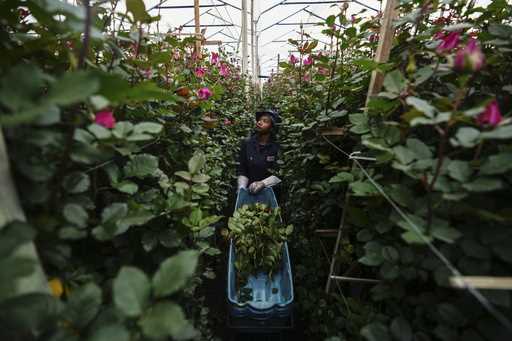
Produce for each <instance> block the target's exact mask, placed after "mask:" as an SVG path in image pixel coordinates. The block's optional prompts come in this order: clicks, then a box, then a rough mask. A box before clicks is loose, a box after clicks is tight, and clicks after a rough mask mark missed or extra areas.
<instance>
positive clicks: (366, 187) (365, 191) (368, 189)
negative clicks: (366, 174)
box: [350, 181, 379, 196]
mask: <svg viewBox="0 0 512 341" xmlns="http://www.w3.org/2000/svg"><path fill="white" fill-rule="evenodd" d="M350 189H351V190H352V191H353V192H354V195H355V196H370V195H376V194H378V193H379V192H378V191H377V189H376V188H375V186H374V185H373V184H372V183H370V182H366V181H355V182H352V183H350Z"/></svg>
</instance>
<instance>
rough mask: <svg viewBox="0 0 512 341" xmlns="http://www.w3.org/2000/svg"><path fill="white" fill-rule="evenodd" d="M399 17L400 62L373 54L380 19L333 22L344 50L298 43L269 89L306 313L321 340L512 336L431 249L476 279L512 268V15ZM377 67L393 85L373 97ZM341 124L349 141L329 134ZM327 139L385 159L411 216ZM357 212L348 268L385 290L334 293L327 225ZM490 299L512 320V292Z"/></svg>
mask: <svg viewBox="0 0 512 341" xmlns="http://www.w3.org/2000/svg"><path fill="white" fill-rule="evenodd" d="M398 11H399V18H398V19H397V20H396V22H395V24H394V27H395V28H396V32H395V38H394V41H393V49H392V51H391V58H390V61H389V62H388V63H384V64H378V63H375V62H374V61H373V60H372V57H373V53H374V51H375V48H376V44H377V42H376V39H375V34H376V33H378V27H379V22H380V21H379V20H380V18H379V16H376V17H373V18H372V17H371V16H369V17H366V18H363V16H362V15H361V16H360V15H356V16H354V17H349V16H347V15H346V14H345V13H341V14H339V15H337V16H331V17H329V18H328V19H327V20H326V25H325V27H326V28H325V30H324V33H325V34H326V35H327V36H328V37H332V39H333V42H334V43H333V48H332V50H329V49H326V50H323V51H318V49H317V50H312V49H311V46H310V45H305V44H302V43H301V42H300V41H295V42H293V43H294V44H296V45H297V47H298V49H299V51H301V52H300V55H296V56H295V59H290V61H288V62H283V63H282V64H281V70H280V73H279V74H277V75H275V76H274V77H273V78H272V80H271V81H270V82H269V84H268V85H267V86H266V88H265V89H264V101H266V103H269V104H270V103H272V104H274V105H276V106H278V107H279V108H280V111H281V113H282V116H283V117H284V124H283V127H282V130H281V131H282V134H281V140H282V141H283V150H284V151H283V154H284V166H283V169H285V172H286V174H284V176H283V177H284V178H285V179H289V183H288V185H289V186H288V189H289V190H288V194H287V197H286V198H285V199H284V200H283V202H284V203H285V205H284V207H283V211H284V214H285V216H286V217H287V218H286V219H287V221H289V222H290V223H293V224H294V225H295V226H301V227H302V228H301V230H300V232H301V233H299V234H296V235H294V237H293V239H292V241H291V242H290V245H291V246H292V249H291V254H292V258H293V259H294V263H295V281H294V282H295V283H296V286H297V288H296V291H295V292H296V300H297V302H298V305H299V310H300V312H301V316H304V319H305V321H306V322H305V324H306V325H308V326H309V327H308V329H307V333H308V334H309V335H310V336H311V337H313V336H314V337H324V338H327V337H332V338H331V340H334V339H350V340H357V339H366V340H446V341H448V340H506V339H507V337H508V335H510V331H508V330H507V328H506V326H504V325H503V324H502V323H500V322H498V320H497V319H496V318H495V317H493V316H492V315H491V314H490V313H489V311H488V310H486V309H485V308H484V307H483V306H482V305H481V304H479V303H478V302H477V300H476V299H475V298H474V297H473V296H472V295H470V294H469V293H468V292H467V291H465V290H458V289H454V288H452V287H450V285H449V278H450V276H452V275H453V274H452V273H451V272H450V271H449V270H448V268H447V267H446V266H445V264H444V263H443V262H442V261H441V260H440V259H439V258H438V257H436V256H435V255H434V254H433V253H432V252H431V250H430V248H429V247H427V246H426V245H425V241H428V242H429V243H432V244H433V245H434V246H435V247H436V248H437V249H439V250H440V252H441V253H442V254H443V255H444V257H446V258H447V259H448V260H449V261H450V263H451V264H453V265H454V266H455V267H456V268H458V269H459V270H460V271H461V273H463V274H464V275H483V276H498V277H499V276H506V275H507V274H510V271H511V269H512V259H511V257H510V252H509V251H510V248H509V247H508V245H509V244H510V238H511V234H510V229H509V226H510V217H511V216H510V209H509V205H508V202H509V201H510V200H509V199H510V189H511V187H510V186H511V182H510V179H511V174H512V173H511V171H512V168H511V167H510V164H511V163H510V162H509V161H510V159H509V156H510V155H509V154H510V148H511V142H510V141H511V139H512V133H511V132H512V129H511V125H510V123H511V119H510V117H511V114H512V112H511V95H512V91H511V89H512V88H511V82H510V79H511V73H510V72H511V71H510V70H511V65H512V40H511V37H512V34H511V33H512V26H511V20H512V7H511V6H510V4H509V3H507V2H505V1H501V0H495V1H491V2H490V3H489V4H487V5H486V6H485V7H483V6H482V7H481V6H479V5H475V3H474V2H465V1H443V2H428V1H427V2H425V1H401V2H400V3H399V8H398ZM334 23H337V24H340V25H343V26H345V28H344V29H339V28H337V27H336V26H333V24H334ZM373 71H379V72H382V73H384V75H385V78H384V86H383V89H382V91H381V92H380V93H379V94H378V95H377V96H375V97H374V98H372V99H371V100H370V101H369V102H368V103H366V101H365V100H366V93H367V89H368V83H369V79H370V74H371V72H373ZM333 128H336V129H337V130H336V131H337V132H338V133H339V132H340V131H342V132H343V135H335V136H332V135H327V136H325V137H324V136H322V133H329V131H333ZM326 138H327V139H328V140H329V141H330V142H332V143H333V144H335V145H336V146H337V147H339V148H341V149H343V150H344V151H346V152H348V153H351V152H354V151H360V152H361V153H362V154H363V155H364V156H367V157H374V158H376V160H377V161H376V162H369V161H361V164H362V165H363V166H364V167H365V168H366V170H367V172H368V174H369V175H370V176H371V177H372V178H373V179H374V180H375V181H377V182H378V183H379V184H380V186H382V188H383V190H384V191H385V192H386V193H387V194H388V195H389V196H390V198H391V199H392V200H393V201H394V202H395V203H396V204H397V205H398V207H399V208H400V209H401V210H402V211H403V212H405V213H406V214H407V217H408V219H407V220H404V219H403V217H401V216H400V215H399V214H398V213H397V211H396V210H395V209H393V208H392V206H391V205H390V204H389V203H388V202H387V201H386V200H385V199H384V198H383V197H382V196H381V195H380V193H379V192H378V191H377V189H376V188H375V187H374V185H373V184H372V183H371V182H370V181H369V179H368V178H367V176H366V175H365V174H363V173H362V172H361V171H360V169H359V168H358V167H354V166H353V164H352V162H351V161H350V160H348V159H347V157H346V156H345V155H344V154H343V153H341V152H339V151H338V150H337V149H335V148H333V147H332V145H331V144H329V143H327V141H326ZM345 193H349V194H350V196H351V198H350V200H349V202H348V204H347V205H345V204H344V202H345V195H346V194H345ZM343 210H345V211H346V213H347V215H346V221H345V227H344V234H343V238H342V241H341V247H340V250H338V254H339V255H338V261H339V264H340V268H339V272H338V273H340V274H346V275H347V276H352V277H362V278H377V279H379V280H381V282H380V283H379V284H377V285H364V286H362V285H354V284H346V283H339V284H340V285H341V286H340V289H341V294H340V291H338V288H337V287H336V286H334V288H333V291H332V292H331V293H330V294H328V295H326V294H325V293H324V292H323V289H324V287H325V282H326V279H327V274H328V270H329V261H330V259H329V258H328V257H326V256H325V255H330V252H331V251H332V249H331V248H332V247H333V245H332V244H330V243H329V242H326V241H325V240H320V239H319V237H318V236H317V235H316V234H315V233H314V230H316V229H324V228H331V229H333V228H337V226H338V224H339V220H340V216H341V213H342V211H343ZM410 221H412V222H413V223H414V224H415V225H416V226H417V227H418V228H419V230H420V233H421V238H420V236H419V235H418V234H417V233H416V232H415V231H414V230H413V228H412V227H411V224H410ZM324 247H325V249H323V248H324ZM481 293H482V294H483V295H484V297H485V298H486V299H487V300H488V301H489V302H490V304H492V305H493V306H494V307H495V308H496V309H497V310H498V311H499V312H500V313H501V314H503V315H504V316H506V317H508V318H510V316H511V310H510V309H511V306H510V294H509V292H508V291H503V290H494V291H488V290H487V291H486V290H482V291H481Z"/></svg>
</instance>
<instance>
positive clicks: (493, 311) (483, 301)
mask: <svg viewBox="0 0 512 341" xmlns="http://www.w3.org/2000/svg"><path fill="white" fill-rule="evenodd" d="M322 137H323V138H324V140H325V141H326V142H327V143H329V144H330V145H331V146H332V147H334V148H335V149H336V150H338V151H339V152H341V153H342V154H343V155H345V156H346V157H347V158H348V159H350V160H353V161H354V163H355V164H356V165H357V166H358V167H359V169H360V170H361V172H363V174H364V176H365V177H366V178H367V179H368V180H369V181H370V182H371V183H372V185H373V186H375V188H376V189H377V191H378V192H379V193H380V194H381V195H382V197H383V198H384V199H386V201H387V202H388V203H389V204H390V205H391V207H393V209H394V210H395V211H396V212H397V213H398V214H399V215H400V217H401V218H402V219H404V220H405V221H406V222H407V224H409V226H410V227H411V228H412V230H413V231H414V232H415V233H416V234H417V235H418V237H419V238H420V239H421V240H422V241H423V242H424V243H425V244H427V246H428V247H429V249H430V250H431V251H432V252H433V253H434V254H435V255H436V256H437V258H439V260H441V262H443V263H444V265H445V266H446V267H447V268H448V270H450V271H451V272H452V274H453V275H455V276H456V277H458V278H459V279H460V281H461V282H462V283H463V286H464V287H465V288H466V289H467V290H468V291H469V293H471V294H472V295H473V296H474V297H475V298H476V300H477V301H478V302H479V303H480V304H481V305H482V306H483V307H484V308H485V309H486V310H487V311H488V312H489V313H490V314H491V315H492V316H493V317H494V318H495V319H496V320H497V321H498V322H499V323H501V324H502V325H503V326H504V327H505V328H507V329H508V330H509V331H510V332H512V322H511V321H510V320H509V319H508V318H507V317H506V316H505V315H504V314H503V313H502V312H500V311H499V310H498V309H496V308H495V307H494V306H493V305H492V304H491V303H490V302H489V301H488V300H487V299H486V298H485V297H484V296H483V295H482V293H481V292H480V291H478V290H477V289H476V288H475V287H474V286H473V285H472V284H471V283H469V282H467V281H466V280H465V279H464V278H463V277H462V274H461V272H460V271H459V270H458V269H457V268H456V267H455V265H453V264H452V263H451V262H450V261H449V260H448V258H446V257H445V256H444V255H443V253H442V252H441V251H439V249H438V248H437V247H435V246H434V244H433V243H432V242H430V241H429V240H428V239H427V238H425V236H424V235H423V233H422V232H421V230H420V228H419V227H418V226H417V225H416V224H415V223H414V222H413V221H412V220H411V219H410V218H409V216H408V215H407V214H405V212H403V211H402V209H401V208H400V207H399V206H398V205H397V204H396V203H395V202H394V201H393V200H392V199H391V197H390V196H389V195H388V194H387V193H386V192H385V191H384V189H383V188H382V187H381V186H380V185H379V184H378V183H377V181H375V180H374V179H373V178H372V176H371V175H370V174H368V172H367V171H366V169H365V168H364V167H363V166H362V165H361V163H359V161H358V159H361V157H357V156H355V154H354V153H352V154H349V153H347V152H345V151H344V150H343V149H341V148H340V147H338V146H337V145H335V144H334V143H333V142H332V141H331V140H329V139H328V138H327V137H326V136H324V135H322Z"/></svg>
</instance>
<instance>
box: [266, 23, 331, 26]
mask: <svg viewBox="0 0 512 341" xmlns="http://www.w3.org/2000/svg"><path fill="white" fill-rule="evenodd" d="M276 25H279V26H297V25H323V22H282V23H277V24H276Z"/></svg>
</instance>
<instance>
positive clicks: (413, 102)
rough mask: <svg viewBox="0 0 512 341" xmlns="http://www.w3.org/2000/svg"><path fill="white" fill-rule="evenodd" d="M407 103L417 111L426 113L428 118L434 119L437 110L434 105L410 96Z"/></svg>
mask: <svg viewBox="0 0 512 341" xmlns="http://www.w3.org/2000/svg"><path fill="white" fill-rule="evenodd" d="M405 102H406V103H407V104H409V105H410V106H413V107H414V108H416V110H418V111H421V112H422V113H424V114H425V115H426V116H427V117H430V118H433V117H434V114H435V112H436V108H434V107H433V106H432V105H430V104H429V103H428V102H427V101H425V100H423V99H421V98H418V97H414V96H409V97H407V99H406V100H405Z"/></svg>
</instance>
